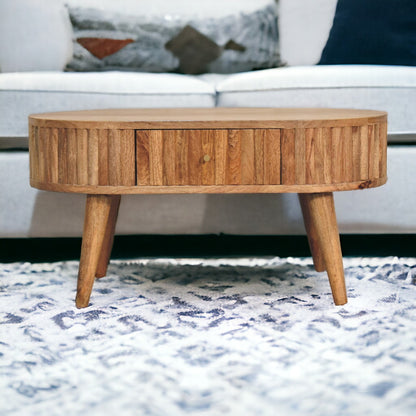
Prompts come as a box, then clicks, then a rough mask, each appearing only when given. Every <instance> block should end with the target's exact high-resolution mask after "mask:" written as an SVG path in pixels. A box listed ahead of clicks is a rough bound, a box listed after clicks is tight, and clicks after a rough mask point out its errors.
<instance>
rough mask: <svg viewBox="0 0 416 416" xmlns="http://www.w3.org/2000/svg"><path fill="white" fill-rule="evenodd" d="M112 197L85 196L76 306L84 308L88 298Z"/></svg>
mask: <svg viewBox="0 0 416 416" xmlns="http://www.w3.org/2000/svg"><path fill="white" fill-rule="evenodd" d="M113 198H114V197H113V196H107V195H88V196H87V203H86V208H85V220H84V232H83V234H82V246H81V259H80V264H79V271H78V285H77V295H76V299H75V304H76V306H77V308H85V307H86V306H88V303H89V300H90V296H91V291H92V286H93V284H94V278H95V273H96V270H97V266H98V261H99V258H100V253H101V249H102V247H103V243H104V239H105V234H106V229H107V224H108V219H109V215H110V210H111V205H112V199H113Z"/></svg>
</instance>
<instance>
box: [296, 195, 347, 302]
mask: <svg viewBox="0 0 416 416" xmlns="http://www.w3.org/2000/svg"><path fill="white" fill-rule="evenodd" d="M301 201H302V204H303V207H302V208H303V209H304V210H305V213H306V218H307V220H309V221H310V226H309V228H310V229H312V230H313V231H312V234H313V233H314V234H315V236H316V241H317V242H318V244H317V245H316V244H315V246H314V247H316V246H318V248H319V252H320V256H321V257H322V259H323V264H324V265H325V268H326V271H327V273H328V278H329V283H330V285H331V290H332V296H333V298H334V302H335V304H336V305H344V304H345V303H347V291H346V288H345V278H344V266H343V263H342V252H341V244H340V240H339V232H338V225H337V219H336V215H335V206H334V197H333V194H332V192H328V193H312V194H303V195H302V197H301ZM304 216H305V214H304ZM308 234H309V232H308ZM314 250H316V249H314ZM318 257H319V256H318Z"/></svg>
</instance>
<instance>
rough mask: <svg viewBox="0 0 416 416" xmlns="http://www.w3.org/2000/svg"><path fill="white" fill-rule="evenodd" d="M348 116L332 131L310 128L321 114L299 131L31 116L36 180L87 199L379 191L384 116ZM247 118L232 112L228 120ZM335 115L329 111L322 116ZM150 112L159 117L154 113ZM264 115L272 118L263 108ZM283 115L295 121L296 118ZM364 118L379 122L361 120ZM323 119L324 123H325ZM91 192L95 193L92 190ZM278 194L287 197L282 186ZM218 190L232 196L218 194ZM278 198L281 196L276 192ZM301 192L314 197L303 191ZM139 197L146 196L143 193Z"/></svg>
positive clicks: (382, 176)
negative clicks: (242, 191)
mask: <svg viewBox="0 0 416 416" xmlns="http://www.w3.org/2000/svg"><path fill="white" fill-rule="evenodd" d="M243 110H244V109H243ZM126 111H127V110H126ZM182 111H183V113H184V114H186V112H187V110H182ZM344 111H345V114H347V115H348V116H350V118H348V119H341V121H345V123H346V125H343V126H342V125H341V124H340V120H334V119H333V118H331V119H330V120H327V121H329V122H331V123H332V127H328V126H320V127H316V126H315V127H311V124H312V123H311V121H310V120H307V117H306V116H311V114H317V113H316V112H315V113H310V112H308V111H305V110H299V117H300V120H303V119H302V117H304V119H305V120H303V121H299V120H298V124H297V127H296V128H250V129H245V128H244V129H206V128H204V129H162V130H160V129H156V128H153V129H151V130H137V131H136V130H134V129H102V128H100V129H96V128H90V129H88V128H85V127H84V125H83V126H82V127H78V128H76V127H74V124H76V123H75V122H72V121H71V122H69V121H68V125H70V126H72V127H65V128H59V127H39V126H38V124H39V122H40V120H39V119H37V118H34V119H33V120H31V123H32V124H31V129H30V132H31V139H30V147H31V157H30V165H31V181H32V184H34V186H42V188H43V189H45V188H49V189H52V188H53V186H52V187H51V185H53V184H56V185H57V184H60V185H67V186H68V187H69V188H68V189H67V190H66V191H67V192H71V189H72V190H73V189H75V188H76V189H80V188H79V186H85V187H86V188H85V189H86V192H87V193H106V192H107V191H105V190H104V189H107V188H106V187H111V189H112V190H110V189H109V190H108V192H110V193H112V192H114V189H115V188H118V187H126V192H128V193H132V191H131V187H134V186H136V185H137V186H140V187H145V186H146V187H147V186H148V187H149V188H148V190H149V193H153V192H154V191H155V189H154V188H150V187H155V186H158V187H164V186H174V187H176V186H204V187H205V186H217V185H224V186H229V185H235V186H242V185H253V186H254V185H259V186H260V185H282V186H289V185H293V186H294V185H296V186H298V185H299V186H301V185H322V186H323V188H322V189H325V190H326V191H333V190H336V189H338V188H339V187H338V186H337V185H338V184H346V183H351V189H356V187H357V184H358V186H359V187H371V186H376V184H378V183H382V182H383V180H384V179H385V178H386V163H387V158H386V136H387V129H386V121H385V116H384V115H383V114H382V113H379V112H375V114H373V113H371V112H364V113H360V112H358V113H356V112H353V114H359V115H360V116H357V117H358V118H356V119H355V120H354V118H351V113H350V112H349V111H346V110H344ZM87 113H88V112H87ZM127 113H128V114H130V113H129V111H127ZM208 113H209V112H208ZM246 113H247V112H246V110H244V111H243V112H242V113H241V112H235V111H233V112H229V113H228V116H229V117H231V115H233V116H235V115H236V114H237V115H238V116H239V117H240V116H241V115H242V114H243V115H245V114H246ZM254 113H255V114H254V115H255V117H257V118H256V120H255V121H254V122H253V124H254V125H255V126H256V125H261V123H262V122H263V121H264V120H263V121H262V120H261V117H260V115H261V114H262V112H258V111H255V112H254ZM272 113H273V112H272ZM330 113H331V112H329V111H327V110H324V111H323V113H322V114H327V115H328V114H330ZM94 114H101V113H100V112H94ZM119 114H121V113H119ZM132 114H133V113H132ZM140 114H141V113H140ZM147 114H152V117H156V116H155V114H157V113H153V112H150V113H147ZM159 114H160V113H159ZM172 114H179V113H177V112H174V113H172ZM172 114H171V115H172ZM192 114H194V113H193V112H192ZM192 114H191V115H192ZM198 114H199V115H201V114H202V113H198ZM215 114H217V113H215ZM265 114H266V115H269V116H270V114H271V113H270V111H269V110H267V109H266V110H265ZM273 114H275V113H273ZM276 114H277V113H276ZM284 114H285V115H292V116H293V114H295V112H294V110H291V111H290V112H284ZM322 114H321V116H322ZM331 114H332V113H331ZM336 114H338V115H339V114H341V113H340V111H337V112H336ZM363 114H365V115H367V116H368V115H369V114H373V115H374V117H371V118H369V117H367V118H366V119H364V120H363V119H362V118H360V117H361V116H362V115H363ZM209 115H210V116H212V114H211V113H209ZM226 115H227V114H226ZM223 119H224V120H225V119H226V117H225V116H223ZM370 119H371V122H369V120H370ZM207 120H208V121H209V117H207ZM207 120H205V121H207ZM265 120H267V118H265ZM353 120H354V121H355V125H352V121H353ZM283 121H285V120H283ZM286 121H287V120H286ZM289 121H294V120H289ZM318 121H320V122H321V121H322V123H321V124H325V123H323V121H325V120H318ZM211 122H212V123H214V121H213V120H212V121H211ZM120 123H121V122H120ZM267 123H268V122H266V124H267ZM360 123H361V124H360ZM156 124H157V123H156ZM318 124H319V123H318ZM185 125H186V126H187V122H186V123H185ZM324 185H328V186H327V187H325V186H324ZM93 186H97V187H98V188H97V189H96V190H95V191H92V190H91V187H93ZM74 187H75V188H74ZM127 188H129V190H128V191H127ZM59 189H63V187H62V186H61V187H59ZM203 189H207V188H203ZM188 190H189V189H188ZM160 191H163V190H162V189H160ZM281 191H282V192H286V191H285V190H284V189H283V188H281ZM217 192H229V190H228V189H226V188H223V189H221V188H217ZM275 192H280V190H279V188H276V189H275ZM302 192H303V191H302ZM304 192H312V191H308V190H307V188H306V189H305V191H304ZM120 193H123V190H122V189H121V190H120ZM137 193H145V192H144V190H143V188H140V189H139V188H138V189H137Z"/></svg>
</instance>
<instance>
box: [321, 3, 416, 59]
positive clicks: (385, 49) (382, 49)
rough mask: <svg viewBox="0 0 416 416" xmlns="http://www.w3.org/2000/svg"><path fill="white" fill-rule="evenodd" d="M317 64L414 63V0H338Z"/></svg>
mask: <svg viewBox="0 0 416 416" xmlns="http://www.w3.org/2000/svg"><path fill="white" fill-rule="evenodd" d="M319 64H321V65H332V64H376V65H416V1H415V0H338V4H337V9H336V12H335V18H334V22H333V26H332V29H331V32H330V35H329V38H328V41H327V43H326V46H325V48H324V50H323V52H322V56H321V60H320V61H319Z"/></svg>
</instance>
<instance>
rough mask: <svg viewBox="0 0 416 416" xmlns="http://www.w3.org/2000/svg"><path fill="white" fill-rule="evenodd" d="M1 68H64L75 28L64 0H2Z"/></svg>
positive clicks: (12, 69) (18, 69)
mask: <svg viewBox="0 0 416 416" xmlns="http://www.w3.org/2000/svg"><path fill="white" fill-rule="evenodd" d="M0 40H1V41H0V69H1V72H20V71H45V70H62V69H63V68H64V67H65V65H66V64H67V62H68V61H69V60H70V59H71V56H72V29H71V25H70V22H69V18H68V13H67V10H66V8H65V6H64V4H63V1H60V0H1V1H0Z"/></svg>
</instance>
